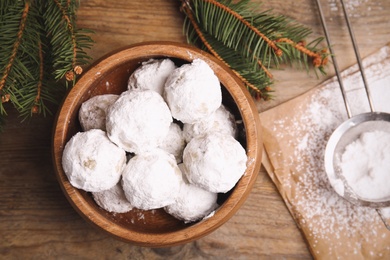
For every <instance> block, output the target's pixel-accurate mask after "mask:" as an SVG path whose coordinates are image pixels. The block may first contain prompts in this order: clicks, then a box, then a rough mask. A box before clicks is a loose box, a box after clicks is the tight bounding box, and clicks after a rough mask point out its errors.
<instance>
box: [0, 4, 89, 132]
mask: <svg viewBox="0 0 390 260" xmlns="http://www.w3.org/2000/svg"><path fill="white" fill-rule="evenodd" d="M0 7H1V9H0V42H1V43H2V44H1V45H0V98H1V102H0V128H1V125H2V122H4V118H5V116H6V114H7V112H6V108H5V105H6V104H11V105H13V106H14V107H15V108H16V109H18V111H19V113H20V115H21V116H22V117H23V118H28V117H29V116H31V115H33V114H43V115H46V114H49V113H51V111H50V109H49V108H48V103H58V101H59V100H60V96H59V94H61V93H64V90H65V89H66V87H67V86H68V83H69V82H70V83H71V85H72V84H74V83H75V82H76V77H77V75H79V74H81V72H82V67H81V66H83V65H86V64H88V62H89V61H90V60H91V58H90V57H89V56H88V55H87V53H86V52H85V50H86V49H89V48H91V47H92V44H93V41H92V39H91V38H90V36H89V35H88V34H89V33H91V31H88V30H83V29H79V28H77V26H76V11H77V8H78V1H77V0H34V1H32V0H24V1H14V0H0Z"/></svg>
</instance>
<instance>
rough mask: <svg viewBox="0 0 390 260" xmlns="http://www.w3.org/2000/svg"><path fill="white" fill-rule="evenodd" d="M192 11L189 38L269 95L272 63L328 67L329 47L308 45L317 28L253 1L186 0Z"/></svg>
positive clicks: (187, 23)
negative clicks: (259, 7)
mask: <svg viewBox="0 0 390 260" xmlns="http://www.w3.org/2000/svg"><path fill="white" fill-rule="evenodd" d="M181 1H182V11H183V12H184V13H185V15H186V19H185V22H184V26H183V28H184V31H185V34H186V35H187V41H188V42H189V43H192V44H194V45H197V46H198V47H200V48H202V49H205V50H207V51H209V52H210V53H212V54H213V55H214V56H216V57H217V58H218V59H220V60H222V61H223V62H224V63H225V64H227V65H228V66H229V67H230V68H231V69H232V70H233V72H235V73H236V74H238V76H239V77H240V78H241V79H242V81H243V82H244V83H245V84H246V85H247V86H248V89H249V90H250V91H251V92H252V93H253V94H254V95H255V96H256V97H261V98H263V99H268V98H270V97H271V95H270V93H269V92H271V91H272V89H271V88H270V85H271V84H272V79H273V76H272V73H271V72H270V71H269V70H270V68H273V67H278V66H279V65H280V64H281V63H283V64H284V63H290V64H295V63H297V64H300V67H305V68H307V69H309V63H310V62H311V61H312V62H313V63H312V64H313V65H314V67H315V68H317V69H318V70H319V71H320V72H324V69H323V66H324V65H325V64H326V62H327V55H328V54H327V52H324V51H322V50H320V49H318V48H317V44H318V42H319V41H320V40H316V43H317V44H315V45H305V44H304V39H305V37H307V36H308V35H310V33H311V31H310V30H309V29H308V28H306V27H304V26H302V25H300V24H298V23H296V22H293V21H291V20H289V19H287V18H286V17H285V16H281V15H273V14H271V12H270V11H269V10H266V11H263V12H258V11H257V9H256V8H254V6H252V5H251V3H250V2H249V0H242V1H238V2H237V1H235V2H233V1H231V0H219V1H217V0H181Z"/></svg>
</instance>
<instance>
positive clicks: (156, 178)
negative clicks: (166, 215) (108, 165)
mask: <svg viewBox="0 0 390 260" xmlns="http://www.w3.org/2000/svg"><path fill="white" fill-rule="evenodd" d="M182 182H183V180H182V177H181V171H180V169H179V167H178V166H177V164H176V160H175V158H174V156H173V155H170V154H168V153H166V152H165V151H163V150H161V149H158V148H156V149H155V150H153V151H150V152H145V153H143V154H139V155H136V156H134V157H133V158H132V159H131V160H130V161H129V162H128V163H127V165H126V167H125V169H124V170H123V177H122V187H123V190H124V191H125V196H126V198H127V200H128V201H129V202H130V203H131V204H132V205H133V206H134V207H136V208H138V209H143V210H150V209H157V208H162V207H165V206H168V205H169V204H172V203H174V202H175V200H176V198H177V196H178V195H179V191H180V185H181V183H182Z"/></svg>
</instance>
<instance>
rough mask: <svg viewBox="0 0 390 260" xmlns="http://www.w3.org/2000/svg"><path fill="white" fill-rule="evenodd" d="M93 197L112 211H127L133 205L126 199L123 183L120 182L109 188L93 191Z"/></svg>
mask: <svg viewBox="0 0 390 260" xmlns="http://www.w3.org/2000/svg"><path fill="white" fill-rule="evenodd" d="M92 197H93V199H94V200H95V202H96V204H98V205H99V206H100V207H101V208H103V209H105V210H107V211H108V212H112V213H126V212H129V211H130V210H132V208H133V206H132V205H131V204H130V202H129V201H128V200H127V199H126V196H125V192H124V191H123V189H122V185H121V183H120V182H118V183H117V184H116V185H115V186H114V187H112V188H111V189H109V190H104V191H100V192H92Z"/></svg>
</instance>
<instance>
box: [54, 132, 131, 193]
mask: <svg viewBox="0 0 390 260" xmlns="http://www.w3.org/2000/svg"><path fill="white" fill-rule="evenodd" d="M125 164H126V153H125V151H124V150H123V149H121V148H119V147H117V146H116V145H115V144H113V143H112V142H111V141H110V140H109V139H108V138H107V136H106V134H105V132H103V131H102V130H100V129H91V130H89V131H87V132H79V133H77V134H76V135H74V136H73V137H72V138H71V139H70V140H69V142H68V143H67V144H66V145H65V149H64V152H63V156H62V167H63V169H64V172H65V174H66V176H67V177H68V179H69V181H70V183H71V184H72V185H73V186H74V187H76V188H78V189H82V190H85V191H90V192H100V191H104V190H107V189H110V188H112V187H113V186H114V185H115V184H117V183H118V182H119V179H120V177H121V173H122V170H123V168H124V167H125Z"/></svg>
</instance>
